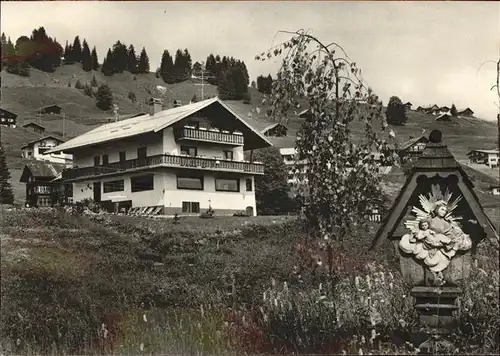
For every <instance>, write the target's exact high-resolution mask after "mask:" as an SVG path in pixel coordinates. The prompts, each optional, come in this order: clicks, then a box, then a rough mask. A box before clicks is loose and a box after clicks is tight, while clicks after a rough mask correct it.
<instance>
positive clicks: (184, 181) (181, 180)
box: [177, 174, 203, 190]
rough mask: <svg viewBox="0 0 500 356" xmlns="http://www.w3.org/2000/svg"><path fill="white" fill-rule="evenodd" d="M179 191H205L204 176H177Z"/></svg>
mask: <svg viewBox="0 0 500 356" xmlns="http://www.w3.org/2000/svg"><path fill="white" fill-rule="evenodd" d="M177 189H192V190H203V176H202V175H200V176H197V177H196V176H193V175H192V174H190V175H177Z"/></svg>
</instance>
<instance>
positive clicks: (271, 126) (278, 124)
mask: <svg viewBox="0 0 500 356" xmlns="http://www.w3.org/2000/svg"><path fill="white" fill-rule="evenodd" d="M276 126H283V127H284V128H285V130H288V127H286V126H285V125H283V124H281V123H279V122H275V123H273V124H270V125H267V126H266V127H264V128H263V129H262V130H261V131H260V132H262V133H263V134H265V133H266V132H267V131H269V130H272V129H274V128H275V127H276Z"/></svg>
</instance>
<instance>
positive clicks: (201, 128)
mask: <svg viewBox="0 0 500 356" xmlns="http://www.w3.org/2000/svg"><path fill="white" fill-rule="evenodd" d="M198 130H200V131H207V128H206V127H200V128H199V129H198Z"/></svg>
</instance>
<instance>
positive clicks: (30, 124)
mask: <svg viewBox="0 0 500 356" xmlns="http://www.w3.org/2000/svg"><path fill="white" fill-rule="evenodd" d="M28 126H38V127H40V128H42V129H45V126H43V125H40V124H38V123H36V122H34V121H31V122H27V123H25V124H23V127H28Z"/></svg>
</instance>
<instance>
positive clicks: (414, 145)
mask: <svg viewBox="0 0 500 356" xmlns="http://www.w3.org/2000/svg"><path fill="white" fill-rule="evenodd" d="M427 143H429V139H428V138H427V137H425V136H418V137H410V138H409V139H408V141H405V142H403V143H402V144H401V145H399V147H398V155H399V157H400V158H401V160H402V161H407V160H409V159H413V158H417V157H419V156H420V155H421V154H422V152H423V151H424V149H425V146H427Z"/></svg>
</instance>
